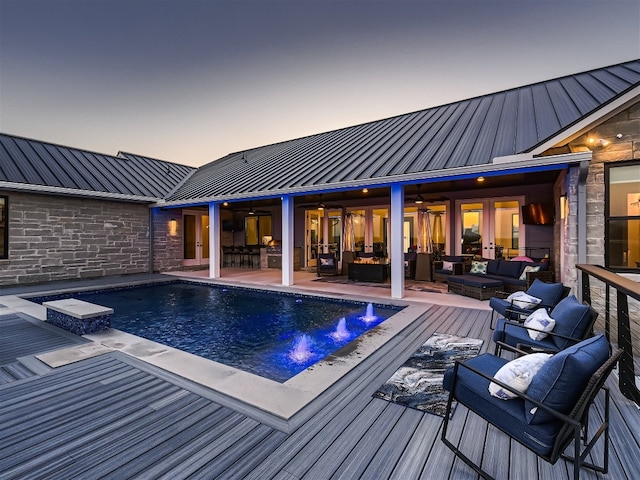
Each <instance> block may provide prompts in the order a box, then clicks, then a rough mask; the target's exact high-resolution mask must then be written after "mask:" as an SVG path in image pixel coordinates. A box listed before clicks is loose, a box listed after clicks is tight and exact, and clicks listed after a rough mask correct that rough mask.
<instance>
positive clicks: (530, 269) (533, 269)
mask: <svg viewBox="0 0 640 480" xmlns="http://www.w3.org/2000/svg"><path fill="white" fill-rule="evenodd" d="M539 270H540V266H539V265H536V266H535V267H534V266H533V265H527V266H526V267H524V270H523V271H522V275H520V280H526V279H527V272H537V271H539Z"/></svg>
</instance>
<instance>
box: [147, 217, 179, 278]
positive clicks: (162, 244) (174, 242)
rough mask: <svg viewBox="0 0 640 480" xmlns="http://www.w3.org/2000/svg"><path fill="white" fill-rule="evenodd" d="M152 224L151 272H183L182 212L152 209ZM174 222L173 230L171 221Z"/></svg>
mask: <svg viewBox="0 0 640 480" xmlns="http://www.w3.org/2000/svg"><path fill="white" fill-rule="evenodd" d="M152 218H153V220H152V222H153V271H154V272H171V271H175V270H183V267H182V258H183V257H184V254H183V249H184V245H183V241H182V232H183V228H182V210H180V209H174V210H161V209H159V208H154V209H153V213H152ZM172 219H174V220H175V229H174V228H173V225H172V222H171V220H172Z"/></svg>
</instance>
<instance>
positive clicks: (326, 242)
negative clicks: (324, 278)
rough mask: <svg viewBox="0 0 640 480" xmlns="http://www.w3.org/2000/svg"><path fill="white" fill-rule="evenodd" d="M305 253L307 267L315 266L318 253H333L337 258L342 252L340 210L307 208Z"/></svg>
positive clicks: (338, 258)
mask: <svg viewBox="0 0 640 480" xmlns="http://www.w3.org/2000/svg"><path fill="white" fill-rule="evenodd" d="M305 224H306V229H305V230H306V235H305V254H306V262H307V267H315V266H316V265H317V262H318V254H319V253H333V254H335V257H336V259H337V260H340V258H341V252H342V211H341V210H329V209H325V210H307V211H306V212H305Z"/></svg>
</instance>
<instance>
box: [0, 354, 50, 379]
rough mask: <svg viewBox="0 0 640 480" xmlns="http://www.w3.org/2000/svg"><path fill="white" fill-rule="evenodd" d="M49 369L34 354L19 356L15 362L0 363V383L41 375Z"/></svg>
mask: <svg viewBox="0 0 640 480" xmlns="http://www.w3.org/2000/svg"><path fill="white" fill-rule="evenodd" d="M51 370H52V369H51V367H48V366H47V365H45V364H44V363H42V362H41V361H40V360H38V359H37V358H35V357H34V356H28V357H20V358H17V359H16V361H15V362H11V363H7V364H6V365H0V385H3V384H5V383H11V382H15V381H17V380H24V379H25V378H31V377H36V376H39V375H43V374H45V373H47V372H50V371H51Z"/></svg>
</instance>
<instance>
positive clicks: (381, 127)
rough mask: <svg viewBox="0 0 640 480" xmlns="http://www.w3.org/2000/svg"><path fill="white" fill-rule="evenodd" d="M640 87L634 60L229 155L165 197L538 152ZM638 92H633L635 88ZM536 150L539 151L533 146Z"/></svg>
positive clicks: (481, 162) (387, 175) (355, 181)
mask: <svg viewBox="0 0 640 480" xmlns="http://www.w3.org/2000/svg"><path fill="white" fill-rule="evenodd" d="M639 87H640V60H633V61H630V62H625V63H621V64H618V65H613V66H609V67H604V68H600V69H596V70H591V71H587V72H583V73H578V74H575V75H569V76H565V77H561V78H557V79H553V80H549V81H544V82H539V83H536V84H532V85H527V86H523V87H518V88H513V89H510V90H505V91H502V92H498V93H493V94H489V95H484V96H481V97H475V98H471V99H467V100H462V101H459V102H455V103H450V104H447V105H442V106H438V107H434V108H429V109H426V110H420V111H417V112H413V113H408V114H405V115H399V116H395V117H391V118H387V119H383V120H378V121H374V122H369V123H365V124H362V125H356V126H352V127H348V128H342V129H339V130H334V131H330V132H325V133H320V134H317V135H311V136H308V137H303V138H297V139H294V140H290V141H286V142H281V143H277V144H273V145H267V146H264V147H259V148H254V149H251V150H247V151H245V152H237V153H232V154H230V155H227V156H226V157H223V158H222V159H220V160H216V161H214V162H211V163H209V164H207V165H205V166H203V167H201V168H200V169H199V170H198V171H197V172H195V173H194V174H193V175H192V176H191V177H190V178H189V179H188V180H187V181H186V182H185V183H184V185H182V186H181V187H179V188H178V189H177V190H176V191H175V192H173V193H172V194H171V195H169V196H168V197H167V202H171V203H174V204H179V203H181V202H186V201H194V200H199V201H200V200H201V201H206V200H208V199H232V198H250V197H251V196H254V197H257V196H267V195H279V194H284V193H295V192H301V191H305V190H306V191H313V190H321V189H330V188H347V187H350V186H351V187H353V186H356V185H359V184H363V183H362V182H369V184H376V183H378V184H384V182H387V183H388V182H392V181H398V180H402V179H403V178H407V179H409V178H411V179H418V178H420V177H421V175H423V174H426V173H430V174H433V172H451V173H452V174H453V173H454V172H462V171H465V169H466V171H471V170H472V169H474V168H476V170H480V169H482V168H483V167H487V166H489V165H492V164H493V163H494V159H495V158H496V157H507V156H512V155H517V154H523V153H527V152H534V150H535V149H536V147H540V146H543V145H544V144H545V142H548V141H551V140H552V139H554V137H557V136H558V135H559V134H561V133H563V132H566V134H567V136H569V134H570V133H571V132H570V130H571V127H572V126H574V125H577V124H578V123H579V122H580V121H581V120H582V119H585V118H587V117H588V116H590V115H593V114H594V113H596V112H598V110H602V109H604V108H606V106H607V105H608V104H610V103H611V102H613V101H614V100H615V99H616V98H620V97H621V96H622V95H624V94H625V93H628V92H630V91H632V90H633V89H637V88H639ZM634 97H635V98H636V99H637V94H634ZM534 153H538V152H534Z"/></svg>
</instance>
